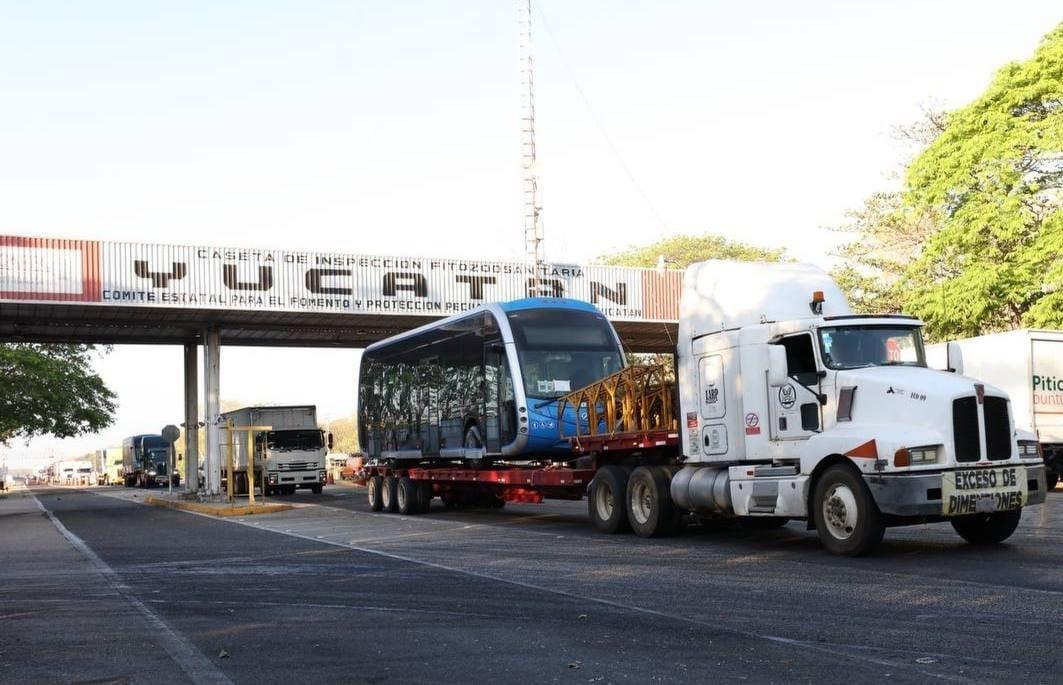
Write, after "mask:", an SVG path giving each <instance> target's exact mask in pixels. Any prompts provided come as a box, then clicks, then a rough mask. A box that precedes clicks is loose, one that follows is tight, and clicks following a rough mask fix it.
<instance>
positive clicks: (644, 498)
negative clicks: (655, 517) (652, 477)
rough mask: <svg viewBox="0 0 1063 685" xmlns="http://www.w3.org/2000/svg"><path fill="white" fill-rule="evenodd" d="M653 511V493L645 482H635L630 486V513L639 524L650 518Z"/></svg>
mask: <svg viewBox="0 0 1063 685" xmlns="http://www.w3.org/2000/svg"><path fill="white" fill-rule="evenodd" d="M652 512H653V493H652V492H651V491H650V488H649V486H648V485H646V483H643V482H638V483H635V485H634V487H632V488H631V514H632V515H633V516H634V517H635V520H636V521H638V522H639V523H640V524H644V523H646V522H647V521H649V520H650V514H651V513H652Z"/></svg>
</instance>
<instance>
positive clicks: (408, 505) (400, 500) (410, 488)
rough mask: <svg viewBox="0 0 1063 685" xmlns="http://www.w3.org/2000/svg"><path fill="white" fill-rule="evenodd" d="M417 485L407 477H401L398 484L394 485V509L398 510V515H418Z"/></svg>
mask: <svg viewBox="0 0 1063 685" xmlns="http://www.w3.org/2000/svg"><path fill="white" fill-rule="evenodd" d="M418 489H419V488H418V487H417V485H416V484H415V483H414V482H413V481H412V480H410V479H409V478H408V477H406V476H403V477H402V478H399V482H398V483H397V484H396V485H395V508H396V509H398V510H399V513H400V514H404V515H412V514H420V513H421V508H420V506H419V505H420V501H419V499H418V496H417V494H418V493H417V490H418Z"/></svg>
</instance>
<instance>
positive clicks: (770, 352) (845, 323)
mask: <svg viewBox="0 0 1063 685" xmlns="http://www.w3.org/2000/svg"><path fill="white" fill-rule="evenodd" d="M572 311H577V312H582V313H584V314H585V315H586V316H585V317H584V319H583V320H579V321H576V320H572V321H569V320H567V317H568V315H569V313H570V312H572ZM593 314H594V313H593V312H592V311H590V308H589V307H588V306H587V305H579V304H576V303H573V302H571V301H566V300H559V299H551V298H534V299H529V300H521V301H518V302H515V303H508V304H500V305H487V306H484V307H481V308H479V309H477V310H473V311H471V312H468V313H465V314H461V315H458V316H454V317H451V318H449V319H445V320H443V321H441V322H438V323H435V324H431V325H429V326H426V327H423V328H421V329H417V330H415V331H412V332H410V333H406V334H403V335H401V336H397V337H396V338H393V339H390V340H386V341H382V342H380V343H377V344H375V345H372V346H370V347H369V348H368V349H367V350H366V353H365V355H364V356H363V361H362V367H361V370H360V379H359V381H360V388H361V389H360V398H359V400H360V401H359V426H360V429H361V430H362V431H363V433H362V436H361V437H362V440H361V444H362V445H363V446H364V447H365V448H366V449H367V452H368V457H369V461H368V462H367V465H366V466H365V467H364V468H363V476H364V477H365V478H366V480H367V492H368V496H369V503H370V506H371V507H372V508H373V509H374V510H381V509H383V510H388V511H399V512H401V513H407V514H419V513H424V512H425V511H427V510H428V506H429V503H430V502H431V500H432V499H433V498H434V497H436V496H439V497H441V498H442V499H443V501H444V502H445V503H447V504H454V505H458V504H482V505H488V506H503V505H504V504H505V502H507V501H520V502H535V501H541V500H542V499H544V498H548V497H549V498H560V499H579V498H581V497H583V496H587V498H588V511H589V514H590V518H591V520H592V521H593V523H594V525H595V526H596V527H597V528H599V529H600V530H602V531H604V532H608V533H617V532H623V531H627V530H633V531H634V532H635V533H636V534H638V535H640V536H647V537H648V536H657V535H664V534H668V533H671V532H673V531H674V530H676V528H677V527H678V526H679V525H680V523H681V522H683V521H685V520H689V519H690V518H691V517H696V518H703V519H719V518H735V519H738V520H740V521H741V522H742V523H743V524H745V525H748V526H755V527H766V526H776V525H781V524H784V523H786V522H787V521H789V520H794V519H796V520H802V521H806V522H807V525H808V526H809V527H810V528H814V529H815V530H816V531H817V533H818V535H819V537H820V539H821V541H822V542H823V544H824V546H826V547H827V548H828V549H829V550H830V551H832V552H835V553H839V554H847V555H858V554H863V553H866V552H868V551H869V550H871V549H872V548H874V547H875V546H876V545H877V544H878V542H879V541H880V540H881V539H882V536H883V533H884V531H885V529H886V528H887V527H890V526H897V525H905V524H914V523H921V522H932V521H949V522H951V524H952V526H953V527H954V528H955V530H956V531H957V533H959V534H960V535H961V536H962V537H963V538H964V539H966V540H967V541H969V542H972V543H990V542H999V541H1002V540H1004V539H1006V538H1007V537H1009V536H1010V535H1011V533H1012V532H1013V531H1014V530H1015V528H1016V527H1017V525H1018V523H1019V519H1020V516H1021V510H1022V508H1023V507H1025V506H1027V505H1030V504H1036V503H1040V502H1043V501H1044V498H1045V472H1044V464H1043V462H1042V460H1041V458H1040V457H1039V456H1038V453H1037V449H1036V443H1035V439H1034V436H1033V435H1032V434H1025V433H1022V434H1017V433H1016V430H1015V427H1014V424H1013V421H1012V411H1011V408H1010V403H1009V401H1008V397H1007V394H1006V393H1005V392H1003V391H1001V390H1000V389H998V388H996V387H994V386H992V385H989V384H985V383H982V382H978V381H975V380H972V379H969V378H964V377H960V376H957V375H955V374H949V373H945V372H941V371H935V370H931V369H929V368H927V365H926V357H925V352H924V348H923V342H922V335H921V326H922V324H921V322H919V321H917V320H916V319H913V318H910V317H905V316H896V315H882V316H863V315H857V314H854V313H853V312H852V311H851V310H850V309H849V307H848V304H847V303H846V300H845V297H844V295H843V294H842V292H841V290H840V289H839V288H838V286H837V285H836V284H835V283H834V282H833V281H832V280H831V279H830V277H829V276H827V274H826V273H824V272H823V271H821V270H820V269H818V268H815V267H812V266H808V265H802V264H775V263H736V262H723V261H709V262H704V263H700V264H695V265H693V266H691V267H690V268H688V269H687V271H686V274H685V277H684V286H683V294H682V299H681V304H680V322H679V336H678V340H677V346H676V367H675V374H676V380H675V386H673V384H672V382H671V381H670V380H669V378H668V373H667V370H666V369H661V368H653V367H649V368H647V367H639V366H632V367H628V368H624V369H620V370H618V369H617V368H616V364H617V363H618V362H619V363H622V360H623V358H622V356H621V355H620V351H619V346H618V345H616V346H615V347H614V345H613V343H610V341H611V340H615V334H610V335H605V334H602V333H601V331H602V330H603V325H604V326H608V322H604V318H602V319H601V320H599V319H596V318H594V316H593ZM598 316H599V317H600V315H598ZM555 317H556V319H557V320H558V321H561V320H564V324H563V325H557V326H552V325H551V322H552V321H553V320H554V319H555ZM519 318H526V319H527V320H530V321H535V322H536V327H538V328H540V329H541V334H540V332H539V331H536V330H535V327H533V328H532V332H531V334H530V335H529V334H528V331H527V330H524V332H523V334H522V333H521V332H520V331H522V330H523V329H526V328H527V327H526V326H525V325H524V324H522V323H520V322H519V321H515V319H519ZM603 322H604V324H603Z"/></svg>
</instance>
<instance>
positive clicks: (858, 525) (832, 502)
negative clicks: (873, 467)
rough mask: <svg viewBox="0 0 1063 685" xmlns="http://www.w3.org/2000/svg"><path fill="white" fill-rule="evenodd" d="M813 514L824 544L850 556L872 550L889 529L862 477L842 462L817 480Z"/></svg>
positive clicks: (831, 549) (838, 552)
mask: <svg viewBox="0 0 1063 685" xmlns="http://www.w3.org/2000/svg"><path fill="white" fill-rule="evenodd" d="M812 518H813V520H814V521H815V524H816V532H817V533H819V539H820V542H822V543H823V546H824V547H826V548H827V549H828V550H829V551H830V552H833V553H834V554H842V555H845V556H849V557H858V556H862V555H864V554H867V553H868V552H870V551H871V550H872V549H873V548H874V547H875V546H876V545H878V543H880V542H882V535H883V533H885V532H886V527H885V526H884V525H883V524H882V515H881V514H879V511H878V507H877V506H875V500H874V499H872V497H871V493H870V492H868V490H867V486H866V485H864V481H863V479H862V478H861V477H860V476H859V475H858V474H857V473H855V472H854V471H853V469H852V468H849V467H848V466H843V465H841V464H839V465H836V466H831V467H830V468H828V469H827V470H826V471H825V472H824V473H823V475H822V476H820V477H819V480H818V481H817V482H816V489H815V492H814V494H813V496H812Z"/></svg>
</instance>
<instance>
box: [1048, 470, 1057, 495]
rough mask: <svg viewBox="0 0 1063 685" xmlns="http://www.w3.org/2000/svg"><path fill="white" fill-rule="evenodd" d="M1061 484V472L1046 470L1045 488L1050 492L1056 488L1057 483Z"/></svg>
mask: <svg viewBox="0 0 1063 685" xmlns="http://www.w3.org/2000/svg"><path fill="white" fill-rule="evenodd" d="M1058 484H1059V474H1058V473H1056V472H1055V471H1047V470H1046V471H1045V488H1046V489H1047V490H1048V492H1052V491H1053V490H1055V489H1056V485H1058Z"/></svg>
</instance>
